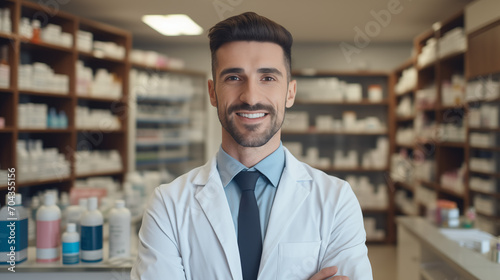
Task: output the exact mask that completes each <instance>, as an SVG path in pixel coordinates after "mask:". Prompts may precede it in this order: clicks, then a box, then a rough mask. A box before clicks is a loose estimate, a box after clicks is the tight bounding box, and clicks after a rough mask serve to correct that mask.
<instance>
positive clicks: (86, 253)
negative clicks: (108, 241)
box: [81, 197, 104, 262]
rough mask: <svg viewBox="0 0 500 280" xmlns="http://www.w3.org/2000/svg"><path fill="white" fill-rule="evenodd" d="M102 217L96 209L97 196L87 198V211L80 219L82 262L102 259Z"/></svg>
mask: <svg viewBox="0 0 500 280" xmlns="http://www.w3.org/2000/svg"><path fill="white" fill-rule="evenodd" d="M103 220H104V219H103V217H102V214H101V212H100V211H99V210H98V209H97V197H91V198H89V199H88V211H87V212H85V214H83V216H82V219H81V231H82V234H81V236H82V238H81V250H82V252H81V257H82V262H100V261H102V237H103V235H102V225H103Z"/></svg>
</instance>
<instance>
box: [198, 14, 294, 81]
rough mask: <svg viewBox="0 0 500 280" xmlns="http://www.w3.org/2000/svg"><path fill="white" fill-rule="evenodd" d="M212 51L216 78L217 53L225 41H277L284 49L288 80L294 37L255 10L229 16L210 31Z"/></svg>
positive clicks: (213, 69) (213, 73)
mask: <svg viewBox="0 0 500 280" xmlns="http://www.w3.org/2000/svg"><path fill="white" fill-rule="evenodd" d="M208 38H209V39H210V52H211V53H212V76H213V78H214V80H215V67H216V65H217V57H216V55H215V53H216V52H217V50H218V49H219V48H220V46H222V45H223V44H225V43H229V42H234V41H258V42H271V43H276V44H278V45H279V46H281V48H282V49H283V54H284V60H285V66H286V68H287V76H288V80H290V78H291V77H290V72H291V67H292V61H291V60H292V43H293V37H292V34H290V32H288V30H286V29H285V28H284V27H283V26H281V25H279V24H277V23H276V22H274V21H272V20H270V19H268V18H266V17H263V16H260V15H258V14H256V13H254V12H246V13H243V14H241V15H237V16H233V17H230V18H227V19H225V20H223V21H221V22H219V23H217V24H216V25H214V26H213V27H212V28H210V30H209V32H208Z"/></svg>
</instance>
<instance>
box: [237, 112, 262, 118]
mask: <svg viewBox="0 0 500 280" xmlns="http://www.w3.org/2000/svg"><path fill="white" fill-rule="evenodd" d="M238 115H239V116H242V117H245V118H249V119H256V118H262V117H263V116H265V115H266V114H264V113H255V114H243V113H239V114H238Z"/></svg>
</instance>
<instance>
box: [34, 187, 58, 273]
mask: <svg viewBox="0 0 500 280" xmlns="http://www.w3.org/2000/svg"><path fill="white" fill-rule="evenodd" d="M60 225H61V210H60V209H59V207H57V205H56V194H55V193H53V192H47V193H45V195H44V203H43V206H41V207H40V208H38V211H37V212H36V261H37V262H42V263H47V262H55V261H58V260H59V244H60V243H61V242H60V241H61V232H60V230H61V229H60Z"/></svg>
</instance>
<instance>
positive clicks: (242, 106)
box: [227, 103, 275, 114]
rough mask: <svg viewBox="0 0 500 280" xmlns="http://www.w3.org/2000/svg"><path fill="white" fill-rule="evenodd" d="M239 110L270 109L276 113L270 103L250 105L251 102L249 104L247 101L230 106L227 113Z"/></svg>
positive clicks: (270, 111)
mask: <svg viewBox="0 0 500 280" xmlns="http://www.w3.org/2000/svg"><path fill="white" fill-rule="evenodd" d="M238 110H244V111H259V110H264V111H268V112H269V113H275V111H274V108H273V107H272V106H270V105H264V104H261V103H257V104H255V105H250V104H247V103H242V104H235V105H232V106H230V107H229V108H228V109H227V113H228V114H231V113H233V112H234V111H238Z"/></svg>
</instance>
